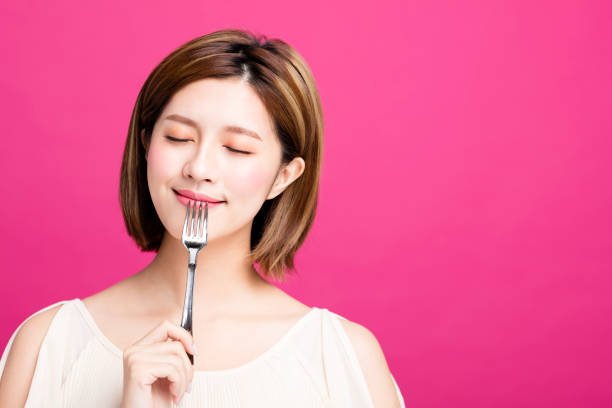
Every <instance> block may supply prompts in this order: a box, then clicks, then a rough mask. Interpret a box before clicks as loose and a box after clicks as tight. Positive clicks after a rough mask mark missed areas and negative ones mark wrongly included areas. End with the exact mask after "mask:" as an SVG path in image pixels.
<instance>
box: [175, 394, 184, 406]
mask: <svg viewBox="0 0 612 408" xmlns="http://www.w3.org/2000/svg"><path fill="white" fill-rule="evenodd" d="M183 397H184V395H182V396H181V398H180V399H179V402H178V404H176V405H181V401H183Z"/></svg>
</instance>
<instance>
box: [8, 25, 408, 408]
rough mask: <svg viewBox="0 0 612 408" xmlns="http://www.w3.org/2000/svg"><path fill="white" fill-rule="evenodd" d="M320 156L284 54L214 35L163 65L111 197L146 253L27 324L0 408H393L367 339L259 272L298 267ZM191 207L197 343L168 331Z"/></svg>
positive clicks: (313, 125)
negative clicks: (139, 263) (196, 242)
mask: <svg viewBox="0 0 612 408" xmlns="http://www.w3.org/2000/svg"><path fill="white" fill-rule="evenodd" d="M322 142H323V119H322V109H321V104H320V100H319V96H318V91H317V88H316V85H315V82H314V79H313V76H312V73H311V72H310V70H309V68H308V66H307V64H306V63H305V61H304V60H303V59H302V58H301V56H300V55H299V54H298V53H297V52H296V51H295V50H293V49H292V48H291V47H290V46H289V45H287V44H286V43H284V42H283V41H281V40H276V39H274V40H268V41H265V42H263V43H262V41H261V40H260V39H259V38H257V37H254V36H253V35H252V34H250V33H248V32H245V31H241V30H221V31H217V32H214V33H211V34H209V35H205V36H203V37H200V38H196V39H194V40H192V41H190V42H188V43H186V44H185V45H183V46H181V47H180V48H179V49H177V50H176V51H174V52H173V53H171V54H170V55H169V56H168V57H166V58H165V59H164V60H163V61H162V62H161V63H160V64H159V65H158V66H157V67H156V68H155V69H154V70H153V72H152V73H151V75H150V76H149V78H148V79H147V81H146V82H145V84H144V86H143V88H142V90H141V92H140V94H139V95H138V99H137V100H136V104H135V107H134V111H133V114H132V118H131V122H130V128H129V132H128V138H127V142H126V146H125V151H124V155H123V163H122V167H121V182H120V200H121V206H122V210H123V216H124V219H125V222H126V226H127V230H128V233H129V234H130V236H131V237H132V238H133V239H134V240H135V242H136V243H137V245H138V246H139V247H140V248H141V250H143V251H155V252H156V256H155V258H154V260H153V261H152V262H151V263H150V264H149V265H148V266H146V267H145V268H144V269H143V270H141V271H140V272H138V273H136V274H135V275H133V276H130V277H129V278H127V279H125V280H123V281H121V282H119V283H117V284H116V285H114V286H112V287H110V288H108V289H106V290H103V291H101V292H99V293H97V294H94V295H93V296H90V297H88V298H85V299H83V300H80V299H78V298H76V299H73V300H66V301H61V302H58V303H56V304H53V305H50V306H48V307H46V308H44V309H42V310H39V311H38V312H36V313H35V314H33V315H32V316H30V317H29V318H28V319H26V320H25V321H24V322H23V323H22V324H21V325H20V326H19V327H18V328H17V330H16V331H15V332H14V333H13V336H12V337H11V339H10V341H9V343H8V345H7V347H6V349H5V351H4V354H3V356H2V361H1V363H0V370H2V372H3V374H2V378H1V380H0V406H23V405H24V404H25V405H26V406H43V405H44V406H87V407H94V406H100V407H102V406H104V407H109V406H115V407H116V406H121V407H125V408H128V407H129V408H131V407H162V406H163V407H168V406H171V405H173V404H177V405H179V406H185V407H199V406H214V407H239V406H241V407H242V406H254V407H259V406H261V407H288V406H291V407H301V406H304V407H306V406H308V407H312V406H321V407H323V406H337V407H372V406H374V407H377V408H378V407H400V406H404V403H403V399H402V396H401V394H400V392H399V389H398V388H397V385H396V384H395V381H394V379H393V376H392V375H391V373H390V372H389V369H388V366H387V363H386V361H385V357H384V355H383V352H382V350H381V349H380V346H379V344H378V342H377V341H376V338H375V337H374V335H373V334H372V333H371V332H370V331H369V330H367V329H366V328H365V327H363V326H361V325H359V324H357V323H353V322H350V321H348V320H346V319H344V318H343V317H341V316H339V315H337V314H335V313H333V312H331V311H329V310H327V309H321V308H317V307H312V308H311V307H308V306H306V305H304V304H303V303H301V302H299V301H298V300H296V299H294V298H292V297H291V296H289V295H287V294H286V293H284V292H283V291H282V290H280V289H278V288H276V287H275V286H274V285H272V284H270V283H269V282H268V281H267V280H265V279H264V278H262V276H261V275H260V273H261V274H263V275H264V276H267V277H270V278H276V279H279V280H283V279H284V273H285V271H289V270H293V269H294V265H293V256H294V254H295V252H296V251H297V250H298V248H299V247H300V246H301V244H302V243H303V242H304V239H305V238H306V235H307V233H308V231H309V229H310V227H311V224H312V221H313V219H314V216H315V209H316V204H317V194H318V185H319V174H320V164H321V157H322V147H323V144H322ZM190 199H191V200H195V201H197V202H203V201H208V202H209V212H208V243H207V245H206V246H205V247H204V249H203V250H201V251H200V253H199V254H198V258H197V272H196V274H195V284H194V305H193V316H194V320H193V336H191V334H190V333H189V332H188V331H186V330H185V329H183V328H182V327H180V326H179V325H178V324H177V323H178V322H180V319H181V313H182V307H183V301H184V296H185V285H186V276H187V273H186V271H187V259H188V258H187V251H186V249H185V247H184V246H183V244H182V241H181V233H182V228H183V222H184V220H185V214H186V210H187V205H188V204H189V200H190ZM255 264H257V265H258V267H259V270H260V271H259V272H258V271H257V269H256V268H255ZM194 339H195V341H196V343H197V346H196V344H194V343H193V341H194ZM187 353H190V354H194V355H195V358H194V364H193V365H192V364H191V363H190V361H189V359H188V356H187Z"/></svg>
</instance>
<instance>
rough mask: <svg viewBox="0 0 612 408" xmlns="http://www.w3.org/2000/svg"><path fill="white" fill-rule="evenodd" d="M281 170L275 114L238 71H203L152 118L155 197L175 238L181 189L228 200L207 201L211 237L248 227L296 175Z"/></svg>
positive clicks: (150, 167) (150, 165)
mask: <svg viewBox="0 0 612 408" xmlns="http://www.w3.org/2000/svg"><path fill="white" fill-rule="evenodd" d="M183 118H184V119H183ZM188 121H189V122H192V123H191V124H188V123H186V122H188ZM239 128H243V129H246V131H247V133H250V134H246V133H244V131H241V130H240V129H239ZM173 139H181V140H182V141H176V140H173ZM243 152H246V153H243ZM300 160H301V159H300ZM280 170H282V168H281V145H280V141H279V140H278V139H277V137H276V135H275V133H274V124H273V121H272V118H271V117H270V116H269V114H268V112H267V110H266V108H265V106H264V105H263V102H262V101H261V100H260V99H259V97H258V96H257V94H256V93H255V91H254V90H253V89H252V88H251V87H250V85H248V84H247V83H245V82H242V80H241V79H240V78H229V79H216V78H215V79H213V78H206V79H203V80H198V81H196V82H192V83H190V84H188V85H187V86H185V87H184V88H182V89H180V90H179V91H178V92H177V93H175V94H174V95H173V97H172V98H171V99H170V101H169V102H168V104H167V105H166V107H165V108H164V110H163V111H162V113H161V114H160V116H159V118H158V120H157V122H156V123H155V126H154V128H153V133H152V136H151V142H150V145H149V149H148V151H147V180H148V183H149V191H150V193H151V199H152V201H153V204H154V206H155V209H156V211H157V214H158V216H159V218H160V219H161V222H162V223H163V225H164V227H165V228H166V230H167V231H168V233H169V234H170V235H172V236H174V237H175V238H176V239H178V240H180V239H181V234H182V230H183V223H184V221H185V213H186V209H187V207H186V205H185V204H184V203H183V202H181V201H180V200H179V196H177V193H176V191H177V190H188V191H190V192H192V193H196V194H205V195H206V196H208V197H210V198H211V199H214V200H219V201H223V202H222V203H220V204H217V205H212V206H211V205H209V208H208V241H209V242H210V241H213V240H215V239H218V238H219V237H222V236H226V235H230V234H233V233H236V232H238V231H241V230H243V229H245V228H248V231H249V232H250V228H251V224H252V220H253V218H254V217H255V215H256V214H257V212H258V211H259V209H260V208H261V206H262V204H263V203H264V201H265V200H267V199H270V198H274V197H275V196H277V195H278V194H280V193H281V192H282V190H284V188H285V187H286V185H288V184H289V183H290V182H291V181H293V179H295V178H297V176H296V177H292V175H294V174H291V172H289V173H287V171H280ZM294 170H296V169H294ZM285 173H287V174H285ZM294 173H295V172H294ZM299 173H300V174H301V170H300V171H299ZM297 175H298V176H299V174H297ZM277 176H278V177H277ZM183 201H185V200H183Z"/></svg>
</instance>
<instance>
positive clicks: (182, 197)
mask: <svg viewBox="0 0 612 408" xmlns="http://www.w3.org/2000/svg"><path fill="white" fill-rule="evenodd" d="M172 191H174V194H175V195H176V198H177V200H179V202H180V203H181V204H183V205H184V206H188V205H189V202H190V201H191V205H193V204H194V201H196V204H197V202H201V203H204V202H207V203H208V207H209V208H211V209H212V208H213V207H216V206H218V205H221V204H223V203H225V201H218V200H215V199H213V198H211V197H209V196H207V195H204V194H195V193H193V192H192V191H188V190H187V191H186V190H174V189H173V190H172ZM194 196H195V197H194Z"/></svg>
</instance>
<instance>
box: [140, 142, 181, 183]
mask: <svg viewBox="0 0 612 408" xmlns="http://www.w3.org/2000/svg"><path fill="white" fill-rule="evenodd" d="M176 165H177V160H176V158H173V157H172V155H171V154H168V151H166V150H164V149H159V148H157V146H156V145H151V148H150V149H149V154H148V157H147V167H148V172H149V173H150V175H151V176H153V177H159V176H161V177H163V176H167V175H171V174H172V173H173V172H174V171H176Z"/></svg>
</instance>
